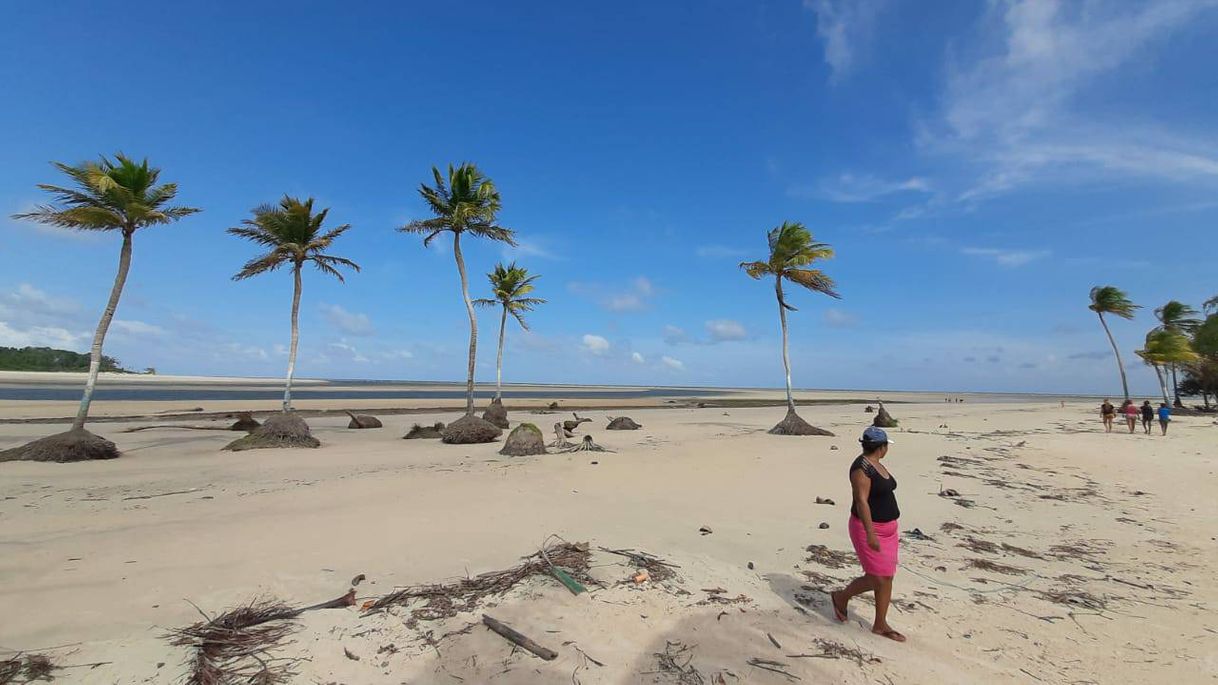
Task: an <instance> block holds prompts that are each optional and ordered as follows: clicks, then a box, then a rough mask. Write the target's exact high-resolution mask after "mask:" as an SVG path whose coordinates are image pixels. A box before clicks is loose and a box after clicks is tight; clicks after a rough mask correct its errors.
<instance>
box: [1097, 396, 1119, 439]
mask: <svg viewBox="0 0 1218 685" xmlns="http://www.w3.org/2000/svg"><path fill="white" fill-rule="evenodd" d="M1100 416H1102V417H1103V418H1104V432H1105V433H1111V432H1112V420H1113V419H1115V418H1116V407H1114V406H1112V401H1111V400H1104V403H1103V404H1101V405H1100Z"/></svg>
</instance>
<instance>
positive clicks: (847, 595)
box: [829, 575, 878, 621]
mask: <svg viewBox="0 0 1218 685" xmlns="http://www.w3.org/2000/svg"><path fill="white" fill-rule="evenodd" d="M876 580H878V576H870V575H865V576H859V577H858V578H855V579H854V580H852V581H850V584H849V585H847V586H846V589H844V590H838V591H837V592H830V593H829V599H831V600H833V614H834V615H835V616H837V620H839V621H845V620H846V605H847V604H849V603H850V600H851V599H853V598H854V597H855V596H857V595H861V594H863V593H864V592H871V591H873V590H875V585H876Z"/></svg>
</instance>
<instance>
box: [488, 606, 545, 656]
mask: <svg viewBox="0 0 1218 685" xmlns="http://www.w3.org/2000/svg"><path fill="white" fill-rule="evenodd" d="M482 623H483V624H485V625H486V627H487V628H490V629H491V630H493V631H495V632H496V633H498V634H499V635H500V636H501V637H503V639H505V640H507V641H508V642H511V643H512V644H514V645H516V646H517V647H520V648H521V649H524V650H526V651H529V652H532V653H533V654H535V655H537V656H539V657H541V658H542V659H545V660H546V661H553V660H555V659H557V658H558V652H555V651H554V650H552V649H547V648H545V647H542V646H541V645H539V644H537V643H536V642H533V641H532V640H530V639H529V638H528V637H526V636H525V635H522V634H520V633H518V632H516V631H515V630H512V629H511V628H509V627H508V626H506V625H504V624H503V623H501V622H499V621H497V620H495V619H493V618H491V617H490V616H487V615H486V614H482Z"/></svg>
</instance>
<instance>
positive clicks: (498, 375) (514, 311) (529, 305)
mask: <svg viewBox="0 0 1218 685" xmlns="http://www.w3.org/2000/svg"><path fill="white" fill-rule="evenodd" d="M486 277H487V279H488V280H490V282H491V293H492V294H493V295H494V297H491V298H479V299H477V300H474V304H475V305H477V306H479V307H495V306H498V307H500V308H501V311H500V313H499V352H498V354H497V355H496V356H495V398H494V399H493V400H491V407H490V408H489V409H487V410H486V414H484V415H483V417H482V418H484V419H486V420H487V421H490V422H491V423H493V424H495V425H497V426H499V427H500V428H507V411H506V410H504V409H503V342H504V336H505V333H506V331H507V317H508V314H511V315H512V318H514V319H516V323H518V324H520V327H521V328H522V329H524V330H526V331H527V330H529V324H528V322H526V321H525V320H524V315H525V313H526V312H531V311H533V308H534V307H536V306H537V305H540V304H545V300H543V299H541V298H538V297H529V296H528V295H529V294H530V293H532V292H533V282H534V281H536V280H537V279H538V278H539V277H538V276H537V275H536V274H533V275H530V274H529V270H528V269H525V268H523V267H519V266H516V262H512V263H511V264H509V265H507V266H504V265H503V264H502V263H499V264H496V265H495V270H494V271H492V272H490V273H489V274H487V275H486Z"/></svg>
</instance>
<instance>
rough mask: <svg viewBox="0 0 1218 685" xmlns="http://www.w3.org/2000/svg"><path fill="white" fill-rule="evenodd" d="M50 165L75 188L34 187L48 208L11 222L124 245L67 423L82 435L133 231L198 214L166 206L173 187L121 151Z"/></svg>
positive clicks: (174, 191)
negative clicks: (100, 236)
mask: <svg viewBox="0 0 1218 685" xmlns="http://www.w3.org/2000/svg"><path fill="white" fill-rule="evenodd" d="M53 164H54V166H55V168H56V169H59V170H60V171H62V172H63V173H64V174H65V175H67V176H68V178H70V179H71V180H72V183H73V185H74V186H75V187H63V186H56V185H50V184H39V185H38V187H39V188H41V189H42V190H45V191H47V192H48V193H50V194H51V195H52V197H53V198H54V200H53V202H52V204H49V205H40V206H38V207H36V208H35V209H34V211H32V212H25V213H22V214H14V215H13V218H14V219H26V220H30V221H36V222H38V223H41V224H47V225H49V226H58V227H60V228H69V229H73V230H78V231H118V232H120V233H121V234H122V236H123V245H122V248H121V249H120V250H119V253H118V273H117V274H115V276H114V284H113V285H112V286H111V287H110V299H109V300H108V301H107V302H106V308H105V309H104V310H103V311H102V316H101V320H100V321H98V323H97V331H96V332H94V334H93V346H92V348H90V350H89V375H88V378H87V380H86V381H85V391H84V395H83V396H81V398H80V408H79V409H78V410H77V411H76V419H75V420H74V421H73V422H72V430H83V429H84V426H85V420H86V419H87V418H88V417H89V404H90V403H91V402H92V400H93V390H94V388H96V387H97V373H98V371H100V370H101V362H102V344H103V343H104V342H105V340H106V331H108V330H109V329H110V322H111V320H113V319H114V312H115V310H116V309H118V301H119V298H121V297H122V294H123V286H124V285H125V284H126V282H127V272H128V271H129V270H130V268H131V243H132V239H133V238H134V237H135V232H136V231H138V230H140V229H141V228H148V227H150V226H160V225H164V224H171V223H173V222H175V221H177V220H179V219H182V218H184V217H187V216H190V215H191V214H195V213H196V212H199V211H201V210H199V209H197V208H194V207H176V206H171V205H170V202H172V201H173V199H174V197H175V196H176V195H177V193H178V184H176V183H162V184H160V185H158V184H157V181H158V180H159V178H160V175H161V170H160V169H157V168H156V167H150V166H148V160H147V159H144V160H142V161H140V162H136V161H135V160H134V159H131V158H130V157H127V156H126V155H124V154H122V153H121V152H120V153H118V154H116V155H115V156H114V159H109V158H107V157H105V156H104V155H103V156H102V157H101V158H100V159H98V160H97V161H96V162H83V163H81V164H77V165H75V166H73V165H69V164H64V163H62V162H53Z"/></svg>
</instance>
